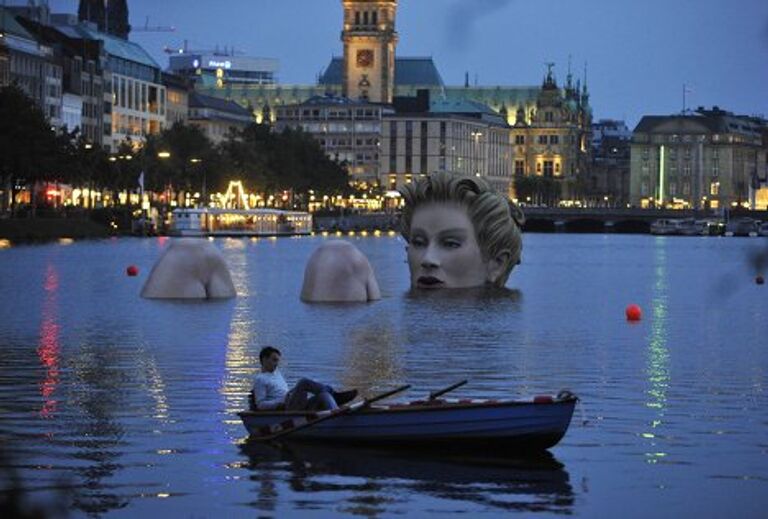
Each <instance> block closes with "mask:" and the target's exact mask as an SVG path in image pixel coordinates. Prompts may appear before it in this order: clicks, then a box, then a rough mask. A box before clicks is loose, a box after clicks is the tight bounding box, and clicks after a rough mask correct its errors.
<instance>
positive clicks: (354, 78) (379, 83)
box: [341, 0, 398, 103]
mask: <svg viewBox="0 0 768 519" xmlns="http://www.w3.org/2000/svg"><path fill="white" fill-rule="evenodd" d="M342 4H343V8H344V22H343V30H342V33H341V40H342V42H343V43H344V62H343V67H342V95H343V96H344V97H348V98H351V99H361V100H365V101H371V102H374V103H391V102H392V97H393V96H394V84H395V47H396V46H397V39H398V36H397V32H396V31H395V15H396V13H397V0H342Z"/></svg>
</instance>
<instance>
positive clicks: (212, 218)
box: [171, 207, 312, 236]
mask: <svg viewBox="0 0 768 519" xmlns="http://www.w3.org/2000/svg"><path fill="white" fill-rule="evenodd" d="M311 233H312V215H311V214H310V213H306V212H303V211H284V210H280V209H219V208H207V207H204V208H184V209H175V210H174V211H173V215H172V220H171V234H173V235H175V236H294V235H307V234H311Z"/></svg>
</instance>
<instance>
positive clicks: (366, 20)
mask: <svg viewBox="0 0 768 519" xmlns="http://www.w3.org/2000/svg"><path fill="white" fill-rule="evenodd" d="M378 23H379V13H378V11H355V25H378Z"/></svg>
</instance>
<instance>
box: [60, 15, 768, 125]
mask: <svg viewBox="0 0 768 519" xmlns="http://www.w3.org/2000/svg"><path fill="white" fill-rule="evenodd" d="M77 3H78V2H77V0H51V1H50V2H49V4H50V6H51V9H52V11H54V12H70V13H74V12H76V11H77ZM437 3H438V2H434V1H429V2H425V1H422V2H415V1H413V0H401V1H400V2H399V10H398V32H399V33H400V43H399V45H398V55H399V56H432V57H433V58H434V60H435V62H436V64H437V66H438V68H439V70H440V72H441V74H442V75H443V79H444V81H445V82H446V84H451V85H457V84H462V83H463V82H464V80H465V73H468V74H469V78H470V82H471V83H473V84H474V83H475V82H477V83H478V84H480V85H485V86H495V85H505V86H523V85H537V84H539V83H540V82H541V79H542V78H543V76H544V73H545V68H546V67H545V63H547V62H554V63H556V68H555V72H556V76H557V80H558V82H559V83H560V84H562V83H563V82H564V80H565V76H566V73H567V69H568V61H569V58H570V60H571V63H572V71H573V74H574V76H575V77H576V78H581V77H583V75H584V64H585V62H586V63H587V67H588V71H587V75H588V84H589V89H590V92H591V94H592V97H591V100H592V106H593V109H594V115H595V118H596V119H600V118H617V119H626V120H627V123H628V124H629V126H630V128H632V127H634V125H635V124H637V123H638V122H639V119H640V117H642V116H643V115H648V114H671V113H675V112H680V111H681V110H682V108H683V85H687V89H688V90H689V92H688V93H687V94H686V98H687V99H686V101H687V103H686V104H687V107H688V108H696V107H697V106H699V105H702V106H707V107H711V106H713V105H719V106H720V107H722V108H724V109H726V110H730V111H733V112H736V113H740V114H747V115H761V114H762V115H768V97H766V96H765V95H764V94H763V92H764V91H765V86H766V85H768V68H767V67H765V66H764V64H765V63H766V62H768V4H767V3H765V2H761V1H760V0H739V1H738V2H735V3H732V4H724V3H723V2H721V1H719V0H701V1H697V2H695V6H694V5H693V2H689V1H684V0H680V1H678V2H676V3H675V4H674V5H669V3H668V2H664V1H663V0H648V1H646V2H643V3H642V4H638V3H630V2H616V1H612V0H594V1H592V2H588V3H587V2H584V3H577V2H568V1H565V0H555V1H553V2H551V3H550V6H551V7H550V8H549V10H545V9H542V7H541V5H540V4H539V3H538V2H533V1H531V0H472V2H469V1H467V0H450V1H449V0H445V1H440V2H439V4H440V5H441V8H440V9H439V10H436V9H435V5H436V4H437ZM182 7H183V8H182ZM694 8H695V10H693V9H694ZM212 10H213V11H212ZM129 11H130V20H131V23H132V25H133V26H134V27H142V26H144V24H145V23H146V22H147V17H148V20H149V25H150V26H174V27H175V28H176V31H175V32H158V33H153V32H134V33H132V34H131V39H132V40H133V41H136V42H137V43H139V44H141V45H142V46H143V47H145V49H146V50H147V51H148V52H149V53H150V54H151V55H152V56H153V57H154V58H155V59H156V61H158V63H159V64H160V65H161V66H162V67H163V68H165V67H167V65H168V57H167V54H165V53H164V52H163V48H164V47H166V46H168V47H172V48H176V47H181V46H182V45H183V41H184V40H188V41H189V45H190V47H191V48H195V49H200V48H203V49H213V48H216V47H218V48H219V49H222V50H223V48H224V47H225V46H226V47H229V48H231V47H234V48H235V49H236V50H238V51H240V52H243V53H245V54H247V55H252V56H263V57H274V58H277V59H279V60H280V71H279V76H278V77H279V80H280V82H281V83H285V84H311V83H314V82H315V81H316V79H317V76H318V74H319V73H320V72H322V70H323V69H324V68H325V67H326V66H327V65H328V63H329V61H330V59H331V57H332V56H339V55H341V53H342V46H341V42H340V41H339V33H340V30H341V2H340V1H339V0H285V1H282V2H274V1H268V0H258V1H255V2H254V1H246V0H226V1H223V2H218V3H217V5H216V7H215V8H213V7H210V6H207V5H205V4H191V5H190V4H188V3H183V4H182V2H180V1H179V0H169V1H166V2H162V3H160V2H149V1H147V0H133V1H130V2H129Z"/></svg>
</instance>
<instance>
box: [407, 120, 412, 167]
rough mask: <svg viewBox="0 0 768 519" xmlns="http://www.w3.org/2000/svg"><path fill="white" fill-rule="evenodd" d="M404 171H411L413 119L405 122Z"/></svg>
mask: <svg viewBox="0 0 768 519" xmlns="http://www.w3.org/2000/svg"><path fill="white" fill-rule="evenodd" d="M405 172H406V173H413V121H406V122H405Z"/></svg>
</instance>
